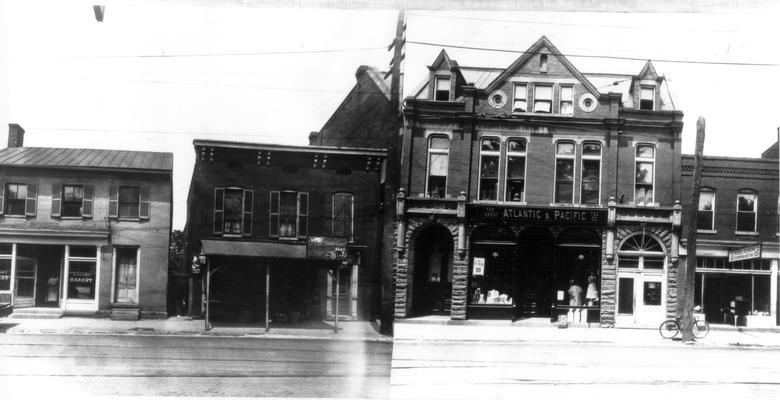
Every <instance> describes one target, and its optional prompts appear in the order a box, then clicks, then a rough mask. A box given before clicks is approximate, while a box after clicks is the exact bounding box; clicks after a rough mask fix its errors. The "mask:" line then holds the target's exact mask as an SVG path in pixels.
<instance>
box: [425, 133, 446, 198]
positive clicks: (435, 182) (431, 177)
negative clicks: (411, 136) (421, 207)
mask: <svg viewBox="0 0 780 400" xmlns="http://www.w3.org/2000/svg"><path fill="white" fill-rule="evenodd" d="M449 146H450V140H449V138H447V137H443V136H433V137H431V138H430V139H429V142H428V181H427V182H426V184H427V195H428V196H430V197H438V198H442V197H444V196H445V193H446V187H447V169H448V167H449Z"/></svg>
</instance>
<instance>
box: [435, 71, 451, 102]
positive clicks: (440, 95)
mask: <svg viewBox="0 0 780 400" xmlns="http://www.w3.org/2000/svg"><path fill="white" fill-rule="evenodd" d="M433 99H434V100H436V101H449V100H450V77H449V76H437V77H436V80H435V88H434V97H433Z"/></svg>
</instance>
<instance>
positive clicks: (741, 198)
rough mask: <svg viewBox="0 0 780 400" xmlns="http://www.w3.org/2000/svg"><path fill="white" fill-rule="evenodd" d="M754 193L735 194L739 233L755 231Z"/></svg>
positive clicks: (755, 197)
mask: <svg viewBox="0 0 780 400" xmlns="http://www.w3.org/2000/svg"><path fill="white" fill-rule="evenodd" d="M757 197H758V196H757V195H756V194H754V193H739V194H737V230H738V231H741V232H755V231H756V199H757Z"/></svg>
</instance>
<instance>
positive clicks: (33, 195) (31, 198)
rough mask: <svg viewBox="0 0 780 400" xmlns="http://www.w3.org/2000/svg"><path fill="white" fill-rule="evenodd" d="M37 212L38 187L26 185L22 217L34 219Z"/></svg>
mask: <svg viewBox="0 0 780 400" xmlns="http://www.w3.org/2000/svg"><path fill="white" fill-rule="evenodd" d="M37 211H38V185H27V203H26V206H25V208H24V215H27V216H32V217H34V216H35V214H36V212H37Z"/></svg>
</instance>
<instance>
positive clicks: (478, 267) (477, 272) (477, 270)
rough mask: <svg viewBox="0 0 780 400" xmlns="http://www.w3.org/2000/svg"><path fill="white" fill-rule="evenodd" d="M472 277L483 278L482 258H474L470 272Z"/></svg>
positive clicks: (483, 263) (483, 265) (483, 262)
mask: <svg viewBox="0 0 780 400" xmlns="http://www.w3.org/2000/svg"><path fill="white" fill-rule="evenodd" d="M472 275H473V276H483V275H485V258H484V257H474V270H473V272H472Z"/></svg>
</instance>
